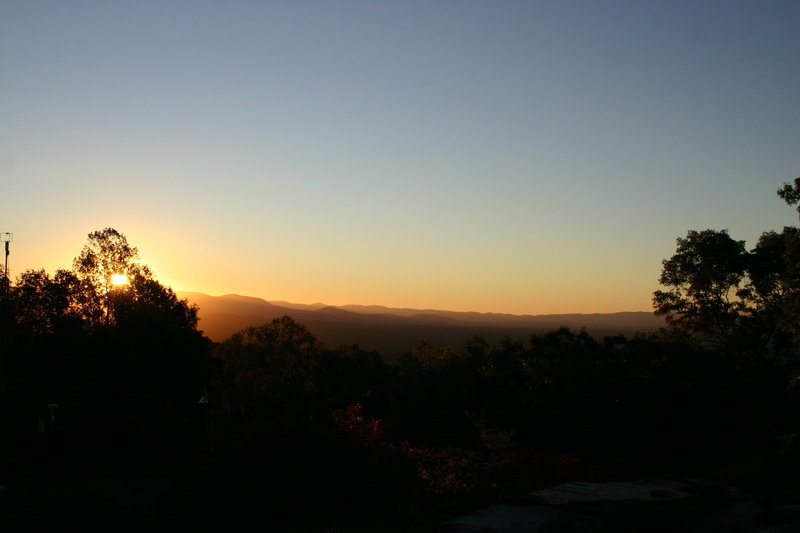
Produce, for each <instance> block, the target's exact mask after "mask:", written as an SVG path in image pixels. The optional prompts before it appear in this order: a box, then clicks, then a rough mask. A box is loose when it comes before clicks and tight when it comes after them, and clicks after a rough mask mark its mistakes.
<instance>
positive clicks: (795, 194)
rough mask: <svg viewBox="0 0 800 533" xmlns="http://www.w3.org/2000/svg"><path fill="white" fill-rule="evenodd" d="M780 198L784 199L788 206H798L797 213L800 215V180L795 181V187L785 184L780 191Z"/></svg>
mask: <svg viewBox="0 0 800 533" xmlns="http://www.w3.org/2000/svg"><path fill="white" fill-rule="evenodd" d="M778 196H780V197H781V198H783V200H784V201H785V202H786V204H787V205H797V212H798V213H800V178H795V179H794V185H791V184H789V183H784V184H783V187H781V188H780V189H778Z"/></svg>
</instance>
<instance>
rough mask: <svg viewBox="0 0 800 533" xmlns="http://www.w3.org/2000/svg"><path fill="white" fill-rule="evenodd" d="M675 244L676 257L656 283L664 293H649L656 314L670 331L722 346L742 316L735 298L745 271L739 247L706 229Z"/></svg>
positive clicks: (744, 256)
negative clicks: (662, 317) (661, 317)
mask: <svg viewBox="0 0 800 533" xmlns="http://www.w3.org/2000/svg"><path fill="white" fill-rule="evenodd" d="M677 242H678V246H677V250H676V253H675V255H673V256H672V257H671V258H669V259H665V260H664V261H663V262H662V270H661V276H660V278H659V282H660V283H661V284H662V285H664V286H665V287H667V290H665V291H660V290H659V291H656V292H655V293H654V295H653V306H654V307H655V313H656V314H657V315H659V316H664V317H666V319H667V323H668V324H669V325H670V326H671V327H672V328H675V329H678V330H681V331H684V332H686V333H689V334H690V335H692V336H694V337H696V338H699V339H700V340H704V341H710V342H712V343H714V344H720V343H723V342H724V341H726V340H727V339H728V338H729V335H730V334H731V333H732V332H733V330H734V327H735V326H736V323H737V321H738V320H739V318H740V315H741V311H742V307H741V301H740V299H739V298H738V296H737V292H738V291H739V288H740V284H741V283H742V282H743V280H744V278H745V273H746V269H747V261H748V255H747V252H746V251H745V247H744V241H736V240H733V239H732V238H731V237H730V236H729V235H728V232H727V230H722V231H715V230H710V229H709V230H705V231H689V232H688V233H687V235H686V238H685V239H681V238H678V240H677Z"/></svg>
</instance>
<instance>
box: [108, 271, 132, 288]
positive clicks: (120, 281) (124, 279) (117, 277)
mask: <svg viewBox="0 0 800 533" xmlns="http://www.w3.org/2000/svg"><path fill="white" fill-rule="evenodd" d="M111 284H112V285H116V286H117V287H120V286H122V285H127V284H128V276H126V275H125V274H112V275H111Z"/></svg>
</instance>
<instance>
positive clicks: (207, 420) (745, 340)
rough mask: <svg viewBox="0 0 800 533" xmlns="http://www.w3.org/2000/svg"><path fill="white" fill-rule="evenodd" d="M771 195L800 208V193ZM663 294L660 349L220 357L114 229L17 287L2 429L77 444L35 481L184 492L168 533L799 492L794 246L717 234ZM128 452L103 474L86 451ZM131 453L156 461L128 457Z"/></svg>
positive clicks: (231, 349) (689, 255) (257, 352)
mask: <svg viewBox="0 0 800 533" xmlns="http://www.w3.org/2000/svg"><path fill="white" fill-rule="evenodd" d="M779 194H780V195H781V197H783V198H784V199H786V200H787V202H789V203H790V204H791V203H792V202H793V201H794V202H796V199H797V198H800V179H799V180H798V181H797V182H796V183H795V185H794V187H792V186H790V185H786V186H785V187H784V188H783V189H781V191H779ZM114 274H124V275H126V276H127V280H128V283H127V284H124V285H113V284H112V283H111V282H110V280H111V279H112V278H111V276H112V275H114ZM660 282H661V284H662V285H663V290H660V291H657V292H656V293H655V294H654V306H655V311H656V313H658V314H660V315H663V316H665V317H666V318H667V327H666V328H665V329H663V330H660V331H649V332H641V333H639V334H638V335H635V336H633V337H632V338H626V337H622V336H617V337H607V338H605V339H597V338H594V337H592V336H591V335H590V334H588V333H587V332H586V331H572V330H569V329H567V328H561V329H557V330H554V331H552V332H549V333H546V334H534V335H530V337H529V338H527V339H525V340H524V341H522V342H521V341H520V340H517V339H511V338H506V339H503V340H502V341H500V342H499V343H497V344H496V345H490V344H489V343H488V342H486V340H485V339H484V338H483V337H482V336H481V335H480V334H479V333H478V334H476V335H475V336H473V337H472V338H469V339H465V342H464V344H463V346H462V347H461V348H459V349H453V348H449V347H438V346H433V345H431V344H429V343H426V342H424V341H422V342H420V343H419V344H418V345H417V346H416V347H414V348H413V349H411V350H409V351H408V352H407V353H406V355H405V356H403V357H401V358H400V359H399V360H397V361H394V362H392V363H388V362H386V361H385V360H384V359H383V358H382V357H381V355H380V354H379V353H377V352H374V351H369V350H364V349H361V348H360V347H358V346H355V345H354V346H341V347H338V348H331V347H325V346H323V345H322V344H321V343H320V342H319V341H318V340H317V339H316V338H315V337H314V335H313V334H312V333H311V332H310V331H308V330H307V329H306V328H305V327H304V326H303V325H302V324H299V323H297V322H295V321H294V320H293V319H292V318H290V317H288V316H286V317H282V318H279V319H276V320H274V321H272V322H271V323H268V324H264V325H261V326H254V327H251V328H248V329H245V330H243V331H241V332H239V333H237V334H235V335H233V336H232V337H230V338H229V339H227V340H226V341H224V342H221V343H217V344H214V345H212V344H211V343H210V342H209V341H207V340H206V339H205V338H204V337H203V336H202V334H201V332H199V331H198V330H197V310H196V309H194V308H192V307H191V306H189V305H188V304H187V303H186V302H184V301H180V300H178V299H177V298H176V297H175V295H174V294H173V293H172V291H171V290H170V289H168V288H165V287H163V286H162V285H160V284H159V283H158V282H157V281H156V280H155V279H154V277H153V275H152V273H151V272H150V271H149V270H148V269H147V268H146V267H144V266H142V265H139V264H138V263H137V262H136V249H135V248H133V247H131V246H129V245H128V244H127V241H126V240H125V238H124V236H122V235H121V234H119V233H118V232H116V231H115V230H112V229H106V230H103V231H101V232H95V233H92V234H90V235H89V244H88V245H87V247H86V248H85V249H84V250H83V251H82V253H81V254H80V256H79V257H78V258H77V259H76V261H75V264H74V267H73V269H72V270H61V271H58V272H56V273H55V274H54V275H52V276H50V275H48V274H47V273H46V272H44V271H30V272H25V273H23V274H22V275H20V276H19V277H18V278H17V280H16V282H15V283H14V284H13V285H12V286H11V290H10V297H9V301H8V302H7V303H8V307H7V309H9V310H10V316H11V319H12V321H11V326H12V327H11V330H10V336H9V340H10V343H9V345H10V350H9V354H11V357H10V366H9V375H11V376H13V377H14V378H13V380H9V383H10V384H11V392H10V395H9V398H10V402H9V404H8V407H9V409H8V421H7V426H8V427H9V428H11V429H12V430H13V431H11V434H12V436H13V435H16V436H17V437H18V439H17V440H18V442H23V443H25V442H28V441H26V440H25V438H23V436H24V435H26V434H29V433H31V432H34V431H36V430H45V433H44V435H50V436H53V435H58V434H62V435H63V434H65V433H70V434H72V435H73V436H75V439H78V441H80V442H81V443H82V445H84V449H86V448H88V449H90V450H92V452H91V453H87V452H85V451H84V452H83V453H76V454H74V455H73V456H72V458H71V459H72V461H71V462H70V464H71V467H70V468H68V469H67V470H64V466H63V465H64V463H65V461H63V458H62V459H61V460H59V459H58V458H56V459H53V460H51V461H50V462H49V463H47V464H48V465H49V466H48V468H51V467H53V466H54V465H55V466H58V465H61V466H60V468H61V471H62V472H63V471H66V472H68V473H69V475H70V476H77V477H80V476H82V475H86V472H87V471H89V470H91V468H90V466H89V465H90V464H91V465H94V466H93V468H94V470H92V472H94V475H98V474H102V475H106V476H119V475H121V474H120V472H121V471H124V470H125V465H126V464H131V463H135V464H137V465H138V467H148V468H150V469H151V470H152V471H153V472H157V473H158V474H159V475H167V474H166V472H169V475H171V476H177V477H178V478H179V479H180V480H181V481H182V490H181V492H180V494H179V496H176V501H177V502H178V503H175V505H174V506H173V507H172V508H171V510H170V511H169V512H166V514H165V515H162V516H160V519H165V520H166V519H169V518H175V519H179V520H180V521H181V524H182V525H186V524H188V523H193V524H195V525H196V526H201V525H202V526H203V527H205V528H208V527H210V528H215V529H222V530H226V529H231V524H232V523H234V522H236V521H244V522H246V523H247V524H248V525H249V526H250V527H255V528H259V527H269V526H275V524H284V526H285V527H287V528H289V529H292V530H296V529H300V528H301V527H305V526H307V527H309V528H311V529H315V528H318V527H324V528H328V527H330V526H332V525H337V524H351V525H352V524H355V525H358V524H361V525H366V526H369V525H370V524H375V523H381V524H386V523H389V522H401V523H406V524H410V526H411V527H412V528H418V527H422V526H424V525H425V524H426V523H429V522H430V521H431V520H433V521H436V520H438V519H441V518H442V517H444V516H447V515H448V514H449V513H453V512H456V511H459V510H462V509H465V508H467V507H470V506H474V505H478V504H484V503H488V502H494V501H503V500H507V499H512V498H514V497H516V495H518V494H519V493H520V492H522V491H524V490H529V489H531V488H534V487H537V486H544V485H547V484H551V483H554V482H556V481H559V480H563V479H568V478H575V477H583V478H586V477H594V478H608V477H624V476H632V475H640V474H643V473H654V472H672V473H697V472H702V473H703V474H704V475H716V476H720V477H722V478H724V479H731V480H735V481H737V482H748V483H750V484H751V485H752V486H757V487H759V488H760V489H762V490H772V491H783V492H787V491H790V492H796V491H798V489H800V486H798V483H797V480H796V478H795V476H793V475H792V472H794V471H795V470H796V467H797V466H798V464H800V440H799V439H798V435H800V427H798V426H799V425H800V358H798V352H797V350H798V348H797V346H798V340H800V339H799V338H798V335H800V330H799V329H798V326H800V320H798V317H799V316H800V315H798V313H799V312H800V299H799V298H798V295H800V229H798V228H794V227H787V228H784V230H783V231H782V232H781V233H777V232H767V233H764V234H763V235H762V236H761V238H760V239H759V241H758V242H757V244H756V245H755V247H754V248H753V249H752V250H750V251H748V250H747V249H746V248H745V243H744V242H742V241H736V240H734V239H733V238H731V237H730V236H729V235H728V233H727V232H726V231H714V230H705V231H690V232H689V233H688V234H687V236H686V238H681V239H678V242H677V249H676V253H675V254H674V255H673V256H672V257H671V258H669V259H666V260H664V262H663V270H662V274H661V278H660ZM201 397H202V400H201V401H200V402H199V403H198V399H199V398H201ZM54 403H57V404H58V407H57V408H50V407H48V406H49V404H54ZM54 409H55V413H56V415H55V417H54V418H52V417H51V415H52V414H53V412H54ZM120 432H122V433H124V434H125V435H126V439H125V442H124V443H121V442H119V441H114V440H113V439H111V440H108V439H106V440H104V441H102V442H103V443H104V444H103V446H104V447H103V451H102V453H100V449H99V448H98V447H97V446H95V447H94V448H92V447H91V446H86V443H87V442H88V441H86V440H80V439H81V438H82V437H81V436H84V435H87V434H91V435H93V436H94V438H95V439H96V438H97V437H98V436H99V435H106V436H107V435H109V434H119V433H120ZM142 435H155V436H156V439H155V441H151V445H150V446H149V447H148V446H144V447H141V446H140V445H141V444H142V443H143V442H145V441H146V439H143V437H142ZM11 440H12V441H13V440H14V439H11ZM54 442H57V444H56V445H54V446H56V447H55V448H52V449H58V446H62V447H63V446H64V445H65V444H64V441H54ZM58 442H60V444H58ZM131 442H134V443H135V444H136V446H137V447H138V448H137V449H134V447H133V446H132V445H131V444H130V443H131ZM152 442H155V443H156V444H152ZM52 449H51V450H52ZM142 449H144V450H145V451H146V453H145V452H143V451H142ZM13 450H14V448H13V446H12V451H13ZM72 450H73V451H74V448H73V449H72ZM13 453H17V454H18V455H17V456H16V457H15V459H16V460H17V464H19V465H26V466H25V468H27V470H24V469H23V470H24V471H22V474H31V473H36V472H39V473H40V474H41V470H37V467H36V465H37V464H41V457H39V456H37V455H36V453H37V451H36V449H35V448H29V449H26V450H25V451H20V450H17V451H16V452H13ZM26 454H27V455H26ZM98 455H99V456H100V457H101V459H103V460H104V461H105V462H103V461H101V460H98V459H97V456H98ZM121 455H125V457H124V460H123V459H121V458H120V456H121ZM98 465H99V466H98Z"/></svg>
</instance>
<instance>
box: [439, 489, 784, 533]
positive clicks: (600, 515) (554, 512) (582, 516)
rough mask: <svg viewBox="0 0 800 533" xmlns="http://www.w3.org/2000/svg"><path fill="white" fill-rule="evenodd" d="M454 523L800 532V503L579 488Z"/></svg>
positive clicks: (602, 531) (453, 530) (692, 532)
mask: <svg viewBox="0 0 800 533" xmlns="http://www.w3.org/2000/svg"><path fill="white" fill-rule="evenodd" d="M527 501H528V502H529V503H528V504H526V505H515V506H512V505H494V506H491V507H487V508H485V509H481V510H479V511H477V512H476V513H474V514H472V515H468V516H461V517H457V518H454V519H452V520H450V521H448V522H447V523H446V524H445V525H444V526H445V527H444V530H445V531H448V532H450V533H478V532H483V533H486V532H504V533H523V532H541V533H551V532H553V533H554V532H568V533H606V532H608V533H611V532H615V533H616V532H634V531H636V532H639V531H649V532H673V531H679V532H681V533H700V532H706V531H725V532H730V533H749V532H758V533H786V532H800V501H797V500H793V501H769V500H765V499H761V498H757V497H753V496H748V495H747V494H746V493H745V492H744V491H742V490H741V489H738V488H735V487H727V486H724V485H720V484H716V483H711V482H708V481H704V480H696V479H686V478H679V477H662V478H654V479H643V480H637V481H626V482H619V481H611V482H604V483H592V482H572V483H564V484H561V485H556V486H553V487H550V488H548V489H545V490H539V491H536V492H532V493H530V494H529V495H528V498H527Z"/></svg>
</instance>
